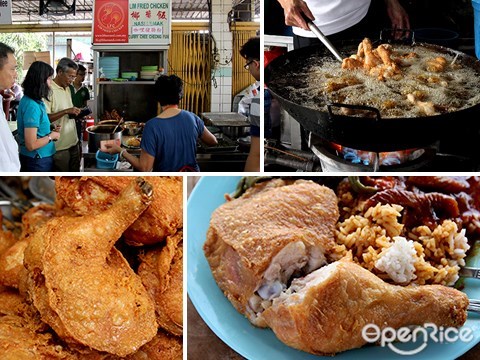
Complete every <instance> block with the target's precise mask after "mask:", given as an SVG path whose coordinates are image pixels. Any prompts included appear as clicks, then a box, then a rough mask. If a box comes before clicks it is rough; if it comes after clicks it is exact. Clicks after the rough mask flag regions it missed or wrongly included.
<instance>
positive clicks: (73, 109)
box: [65, 106, 81, 116]
mask: <svg viewBox="0 0 480 360" xmlns="http://www.w3.org/2000/svg"><path fill="white" fill-rule="evenodd" d="M80 111H81V110H80V109H79V108H77V107H75V106H74V107H71V108H69V109H66V110H65V112H66V113H67V114H70V115H75V116H77V115H78V114H80Z"/></svg>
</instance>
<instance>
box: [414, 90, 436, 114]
mask: <svg viewBox="0 0 480 360" xmlns="http://www.w3.org/2000/svg"><path fill="white" fill-rule="evenodd" d="M407 100H408V101H410V102H411V103H412V104H414V105H415V106H416V107H417V108H418V110H420V111H421V112H422V113H424V114H425V115H427V116H431V115H435V114H437V110H436V109H435V105H434V104H433V102H431V101H420V100H417V99H416V98H415V95H414V94H407Z"/></svg>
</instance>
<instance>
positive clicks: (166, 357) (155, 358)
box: [127, 330, 183, 360]
mask: <svg viewBox="0 0 480 360" xmlns="http://www.w3.org/2000/svg"><path fill="white" fill-rule="evenodd" d="M182 358H183V347H182V338H181V337H177V336H171V335H168V334H166V333H164V332H163V331H161V330H160V331H159V332H158V334H157V335H156V336H155V337H154V338H153V339H152V340H151V341H150V342H148V343H147V344H145V345H143V346H142V347H141V348H140V350H138V351H137V352H136V353H135V354H133V355H130V356H128V357H127V359H128V360H182Z"/></svg>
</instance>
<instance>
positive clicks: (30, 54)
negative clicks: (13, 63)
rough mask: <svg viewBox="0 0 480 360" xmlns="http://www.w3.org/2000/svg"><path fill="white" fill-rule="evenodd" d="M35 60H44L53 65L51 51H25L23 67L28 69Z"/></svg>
mask: <svg viewBox="0 0 480 360" xmlns="http://www.w3.org/2000/svg"><path fill="white" fill-rule="evenodd" d="M34 61H43V62H45V63H47V64H49V65H51V61H50V51H24V52H23V69H24V70H27V69H28V68H29V67H30V65H32V63H33V62H34Z"/></svg>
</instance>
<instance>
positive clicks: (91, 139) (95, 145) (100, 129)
mask: <svg viewBox="0 0 480 360" xmlns="http://www.w3.org/2000/svg"><path fill="white" fill-rule="evenodd" d="M115 127H116V126H115V125H94V126H89V127H87V133H88V152H90V153H96V152H97V150H98V149H100V141H101V140H114V139H118V140H120V141H121V140H122V129H121V128H120V127H117V129H116V130H115V133H113V130H114V129H115Z"/></svg>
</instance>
